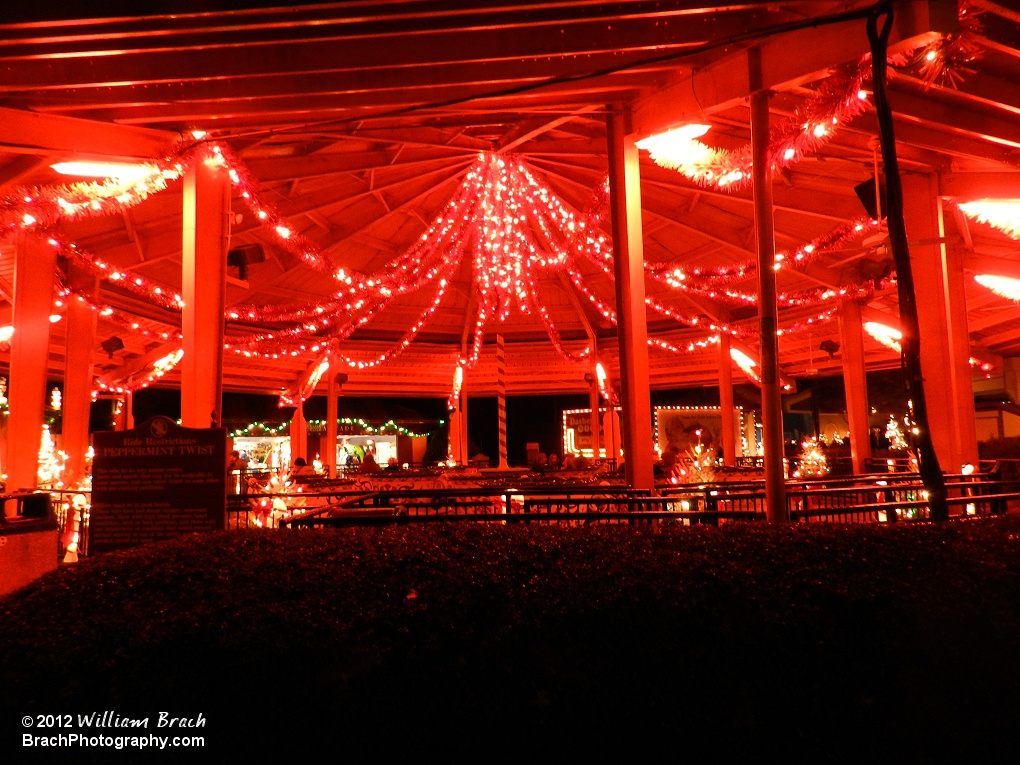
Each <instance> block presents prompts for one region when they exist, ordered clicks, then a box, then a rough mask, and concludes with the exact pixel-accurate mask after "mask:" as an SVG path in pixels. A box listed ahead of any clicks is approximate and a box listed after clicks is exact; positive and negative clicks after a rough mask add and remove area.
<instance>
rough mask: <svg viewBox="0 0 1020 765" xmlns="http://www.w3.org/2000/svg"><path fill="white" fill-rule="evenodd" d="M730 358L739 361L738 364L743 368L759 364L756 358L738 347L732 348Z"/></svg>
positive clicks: (746, 368)
mask: <svg viewBox="0 0 1020 765" xmlns="http://www.w3.org/2000/svg"><path fill="white" fill-rule="evenodd" d="M730 358H731V359H733V360H734V361H735V362H737V366H738V367H740V368H741V369H743V370H745V371H746V370H748V369H750V368H751V367H756V366H758V364H757V363H755V361H754V359H752V358H751V357H750V356H748V355H747V354H746V353H744V352H743V351H738V350H737V349H736V348H730Z"/></svg>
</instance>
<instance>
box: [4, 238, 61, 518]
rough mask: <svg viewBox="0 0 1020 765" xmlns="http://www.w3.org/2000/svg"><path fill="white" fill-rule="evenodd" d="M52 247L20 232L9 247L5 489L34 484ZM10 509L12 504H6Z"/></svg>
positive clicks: (50, 299) (47, 343)
mask: <svg viewBox="0 0 1020 765" xmlns="http://www.w3.org/2000/svg"><path fill="white" fill-rule="evenodd" d="M56 267H57V253H56V250H55V249H54V248H53V247H51V246H50V245H49V244H47V243H46V242H45V241H44V240H42V239H39V238H38V237H34V236H30V235H27V234H21V235H19V236H18V239H17V242H16V247H15V252H14V315H13V318H14V335H13V336H12V337H11V375H10V386H9V392H8V394H7V398H8V401H9V402H10V415H9V419H8V421H7V465H6V466H5V467H6V469H7V471H6V472H7V485H6V490H7V491H8V492H12V491H18V490H22V489H26V490H31V489H34V488H36V486H37V483H38V475H37V474H38V471H39V447H40V446H41V444H42V426H43V412H44V410H45V408H46V375H47V369H48V366H49V350H50V313H52V311H53V274H54V271H55V270H56ZM10 511H11V512H12V513H13V512H14V508H13V503H12V506H11V508H10Z"/></svg>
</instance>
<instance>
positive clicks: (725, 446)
mask: <svg viewBox="0 0 1020 765" xmlns="http://www.w3.org/2000/svg"><path fill="white" fill-rule="evenodd" d="M719 415H720V417H721V418H722V427H721V428H720V429H719V437H720V439H722V450H723V465H725V466H726V467H734V466H735V465H736V464H737V437H736V432H735V429H734V427H733V358H732V357H731V356H730V336H729V335H727V334H726V333H725V332H723V333H721V334H720V335H719Z"/></svg>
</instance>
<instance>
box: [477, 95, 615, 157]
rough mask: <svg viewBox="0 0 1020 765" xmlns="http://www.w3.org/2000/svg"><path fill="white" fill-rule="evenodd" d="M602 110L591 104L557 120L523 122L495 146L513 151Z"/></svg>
mask: <svg viewBox="0 0 1020 765" xmlns="http://www.w3.org/2000/svg"><path fill="white" fill-rule="evenodd" d="M601 108H602V106H601V105H599V104H589V105H588V106H583V107H581V108H580V109H575V110H574V111H573V112H572V113H570V114H564V115H563V116H561V117H557V118H556V119H552V120H549V119H538V120H529V121H527V122H522V123H520V124H519V125H517V126H516V127H514V128H513V129H512V130H511V131H510V132H509V133H507V134H506V135H504V136H503V137H502V138H501V139H500V140H499V143H497V144H496V146H495V150H496V151H512V150H513V149H515V148H517V147H518V146H520V145H521V144H523V143H527V142H528V141H530V140H531V139H532V138H535V137H537V136H540V135H542V134H543V133H548V132H549V131H550V130H555V129H556V128H558V127H559V126H560V125H562V124H564V123H566V122H570V121H571V120H573V119H574V118H575V117H578V116H580V115H582V114H590V113H591V112H594V111H597V110H598V109H601Z"/></svg>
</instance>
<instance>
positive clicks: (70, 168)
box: [50, 162, 153, 181]
mask: <svg viewBox="0 0 1020 765" xmlns="http://www.w3.org/2000/svg"><path fill="white" fill-rule="evenodd" d="M50 167H52V168H53V169H54V170H56V171H57V172H58V173H60V174H61V175H77V176H79V177H83V178H116V179H118V180H126V181H131V180H138V179H140V178H145V177H146V176H148V175H150V174H151V173H152V172H153V169H152V168H151V167H149V166H148V165H128V164H124V163H119V162H57V163H56V164H55V165H50Z"/></svg>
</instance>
